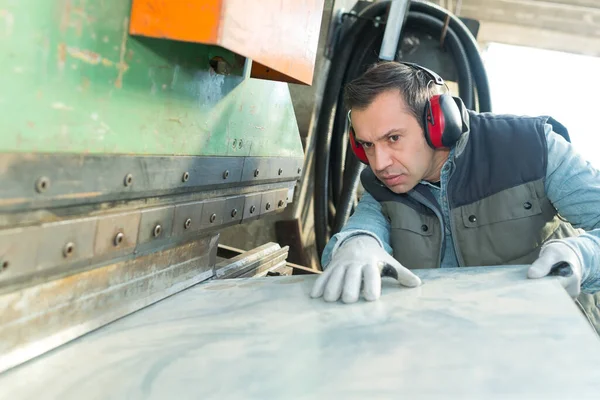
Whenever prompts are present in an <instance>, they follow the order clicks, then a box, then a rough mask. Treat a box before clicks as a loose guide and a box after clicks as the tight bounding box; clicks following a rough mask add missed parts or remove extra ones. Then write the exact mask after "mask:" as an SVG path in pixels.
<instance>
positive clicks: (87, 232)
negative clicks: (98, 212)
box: [36, 218, 97, 271]
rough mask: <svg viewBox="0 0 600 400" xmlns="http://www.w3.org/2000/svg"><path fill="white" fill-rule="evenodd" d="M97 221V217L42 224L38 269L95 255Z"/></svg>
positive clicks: (37, 260) (37, 261)
mask: <svg viewBox="0 0 600 400" xmlns="http://www.w3.org/2000/svg"><path fill="white" fill-rule="evenodd" d="M96 223H97V219H96V218H85V219H77V220H72V221H62V222H56V223H52V224H46V225H42V227H41V228H40V235H41V237H42V238H43V240H41V241H40V246H39V248H38V251H37V259H36V270H38V271H40V270H44V269H48V268H52V267H55V266H58V265H61V264H65V263H72V262H76V261H81V260H85V259H89V258H91V257H93V255H94V236H95V234H96Z"/></svg>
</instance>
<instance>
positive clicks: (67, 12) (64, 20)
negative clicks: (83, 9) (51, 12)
mask: <svg viewBox="0 0 600 400" xmlns="http://www.w3.org/2000/svg"><path fill="white" fill-rule="evenodd" d="M70 24H71V0H65V6H64V7H63V9H62V14H61V18H60V31H61V32H62V33H65V32H66V31H67V29H68V28H69V25H70Z"/></svg>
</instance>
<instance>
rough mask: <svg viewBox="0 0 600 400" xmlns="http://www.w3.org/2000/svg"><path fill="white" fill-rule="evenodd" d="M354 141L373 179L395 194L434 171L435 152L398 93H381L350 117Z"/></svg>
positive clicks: (404, 191)
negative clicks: (363, 152)
mask: <svg viewBox="0 0 600 400" xmlns="http://www.w3.org/2000/svg"><path fill="white" fill-rule="evenodd" d="M351 119H352V127H353V129H354V132H355V135H356V139H357V141H358V142H359V143H361V144H362V146H363V148H364V149H365V153H366V155H367V158H368V159H369V165H370V167H371V169H372V170H373V172H375V175H377V177H378V178H379V180H381V182H383V183H384V184H385V185H386V186H387V187H388V188H389V189H390V190H392V191H393V192H394V193H406V192H408V191H409V190H411V189H412V188H414V187H415V186H416V185H417V184H418V183H419V181H421V180H422V179H428V177H431V176H433V175H434V174H435V173H434V171H433V159H434V150H433V149H432V148H431V147H429V145H428V144H427V141H426V140H425V137H424V135H423V129H422V128H421V126H420V125H419V123H418V122H417V119H416V118H415V116H414V115H413V114H411V113H410V111H409V110H408V108H407V106H406V103H405V102H404V99H403V98H402V96H400V93H399V92H398V91H389V92H384V93H381V94H380V95H378V96H377V97H376V98H375V100H374V101H373V102H372V103H371V104H370V105H369V106H368V107H367V108H365V109H354V110H352V113H351Z"/></svg>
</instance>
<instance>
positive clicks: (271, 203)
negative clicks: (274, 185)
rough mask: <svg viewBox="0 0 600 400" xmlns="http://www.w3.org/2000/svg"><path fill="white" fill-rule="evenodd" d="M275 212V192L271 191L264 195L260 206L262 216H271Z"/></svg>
mask: <svg viewBox="0 0 600 400" xmlns="http://www.w3.org/2000/svg"><path fill="white" fill-rule="evenodd" d="M273 211H275V191H270V192H266V193H263V195H262V200H261V206H260V215H261V216H262V215H264V214H269V213H272V212H273Z"/></svg>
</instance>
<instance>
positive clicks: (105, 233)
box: [94, 211, 141, 256]
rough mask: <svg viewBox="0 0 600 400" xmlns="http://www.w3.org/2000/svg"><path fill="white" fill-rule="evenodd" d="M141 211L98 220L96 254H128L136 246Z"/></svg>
mask: <svg viewBox="0 0 600 400" xmlns="http://www.w3.org/2000/svg"><path fill="white" fill-rule="evenodd" d="M140 217H141V213H140V211H132V212H129V213H123V214H117V215H109V216H105V217H102V218H99V219H98V229H97V231H96V242H95V244H94V254H95V255H96V256H104V255H106V254H109V253H112V255H113V256H114V255H116V254H127V253H129V252H131V251H133V249H134V248H135V246H136V242H137V236H138V227H139V222H140Z"/></svg>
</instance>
